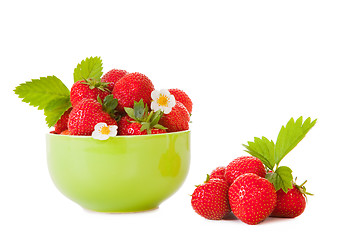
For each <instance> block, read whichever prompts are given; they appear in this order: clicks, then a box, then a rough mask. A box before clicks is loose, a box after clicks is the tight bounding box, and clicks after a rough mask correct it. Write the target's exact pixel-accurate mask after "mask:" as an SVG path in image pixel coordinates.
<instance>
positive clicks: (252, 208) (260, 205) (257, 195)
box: [229, 173, 276, 225]
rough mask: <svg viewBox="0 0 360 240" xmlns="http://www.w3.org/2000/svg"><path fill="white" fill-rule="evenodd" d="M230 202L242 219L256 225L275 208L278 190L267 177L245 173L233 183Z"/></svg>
mask: <svg viewBox="0 0 360 240" xmlns="http://www.w3.org/2000/svg"><path fill="white" fill-rule="evenodd" d="M229 203H230V207H231V210H232V211H233V213H234V215H235V216H236V217H237V218H239V219H240V220H241V221H243V222H245V223H247V224H251V225H255V224H258V223H260V222H261V221H263V220H264V219H265V218H267V217H268V216H269V215H270V214H271V212H272V211H273V210H274V208H275V204H276V191H275V188H274V185H273V184H272V183H270V182H269V181H268V180H267V179H265V178H262V177H260V176H258V175H256V174H254V173H245V174H243V175H241V176H239V177H238V178H236V180H235V181H234V182H233V183H232V184H231V186H230V188H229Z"/></svg>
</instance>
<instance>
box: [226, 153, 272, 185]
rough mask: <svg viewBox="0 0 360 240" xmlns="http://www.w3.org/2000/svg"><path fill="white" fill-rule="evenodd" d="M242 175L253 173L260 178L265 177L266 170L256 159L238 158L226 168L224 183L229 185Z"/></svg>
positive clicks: (250, 157)
mask: <svg viewBox="0 0 360 240" xmlns="http://www.w3.org/2000/svg"><path fill="white" fill-rule="evenodd" d="M244 173H255V174H257V175H259V176H260V177H265V175H266V170H265V167H264V165H263V164H262V162H261V161H260V160H259V159H258V158H256V157H252V156H243V157H238V158H236V159H235V160H233V161H232V162H230V163H229V165H228V166H227V167H226V171H225V178H226V181H227V182H228V183H229V184H231V183H232V182H233V181H234V180H235V179H236V178H237V177H239V176H240V175H242V174H244Z"/></svg>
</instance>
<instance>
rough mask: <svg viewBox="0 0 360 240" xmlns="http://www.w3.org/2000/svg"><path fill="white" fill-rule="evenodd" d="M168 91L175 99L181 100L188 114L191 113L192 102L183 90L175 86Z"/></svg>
mask: <svg viewBox="0 0 360 240" xmlns="http://www.w3.org/2000/svg"><path fill="white" fill-rule="evenodd" d="M169 92H170V93H171V94H172V95H174V97H175V99H176V101H179V102H181V103H182V104H183V105H184V106H185V107H186V109H187V110H188V112H189V114H191V112H192V106H193V103H192V101H191V99H190V97H189V96H188V95H187V94H186V93H185V92H184V91H183V90H180V89H177V88H173V89H169Z"/></svg>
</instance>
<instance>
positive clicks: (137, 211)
mask: <svg viewBox="0 0 360 240" xmlns="http://www.w3.org/2000/svg"><path fill="white" fill-rule="evenodd" d="M83 209H84V210H85V211H87V212H93V213H94V212H95V213H109V214H128V213H129V214H131V213H143V212H151V211H154V210H157V209H159V206H157V207H154V208H149V209H143V210H135V211H117V210H115V211H101V210H93V209H88V208H83Z"/></svg>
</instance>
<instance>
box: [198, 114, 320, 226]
mask: <svg viewBox="0 0 360 240" xmlns="http://www.w3.org/2000/svg"><path fill="white" fill-rule="evenodd" d="M315 123H316V120H314V121H313V122H311V120H310V118H308V119H306V121H305V122H304V123H303V122H302V117H300V118H299V119H298V120H297V121H296V122H295V121H294V119H291V120H290V121H289V122H288V124H287V125H286V126H283V127H282V128H281V130H280V133H279V135H278V139H277V141H276V144H275V143H274V142H273V141H269V140H268V139H267V138H265V137H262V138H255V140H254V142H248V145H244V146H245V148H246V149H247V150H246V152H248V153H250V154H251V155H252V156H242V157H239V158H236V159H235V160H233V161H231V162H230V163H229V164H228V165H227V166H226V167H217V168H216V169H215V170H213V171H212V172H211V174H210V175H208V177H207V179H206V181H205V183H204V184H202V185H199V186H196V189H195V191H194V192H193V194H192V195H191V196H192V198H191V205H192V207H193V209H194V210H195V212H196V213H198V214H199V215H201V216H203V217H204V218H207V219H211V220H220V219H223V218H224V217H225V216H226V215H228V214H229V213H230V212H233V214H234V215H235V216H236V217H237V218H239V219H240V220H241V221H243V222H245V223H247V224H251V225H254V224H258V223H260V222H262V221H263V220H265V219H266V218H267V217H269V216H271V217H285V218H294V217H297V216H299V215H301V214H302V213H303V212H304V210H305V206H306V195H312V194H310V193H308V192H307V191H306V188H305V186H304V184H305V183H306V181H305V182H304V183H303V184H301V185H297V184H296V182H295V181H296V178H295V180H294V179H293V177H292V170H291V169H290V168H289V167H286V166H279V163H280V161H281V160H282V158H284V157H285V155H286V154H287V153H288V152H290V151H291V150H292V149H293V148H294V147H295V146H296V145H297V144H298V143H299V142H300V141H301V140H302V139H303V137H304V136H305V135H306V133H307V132H308V131H309V130H310V129H311V128H312V127H313V126H314V125H315Z"/></svg>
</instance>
